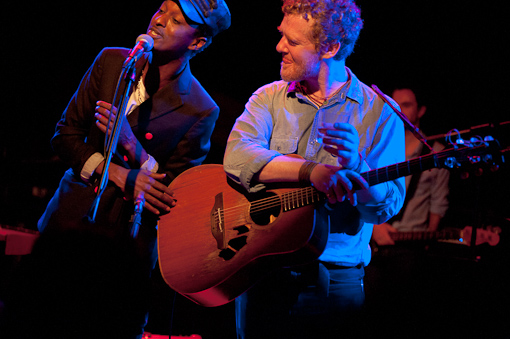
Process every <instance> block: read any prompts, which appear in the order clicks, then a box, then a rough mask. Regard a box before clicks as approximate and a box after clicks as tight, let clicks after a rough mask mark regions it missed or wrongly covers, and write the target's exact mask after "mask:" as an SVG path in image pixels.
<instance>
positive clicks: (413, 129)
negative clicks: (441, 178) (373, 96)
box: [372, 85, 435, 153]
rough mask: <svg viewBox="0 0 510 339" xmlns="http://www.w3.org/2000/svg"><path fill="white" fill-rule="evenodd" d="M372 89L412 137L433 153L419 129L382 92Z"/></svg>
mask: <svg viewBox="0 0 510 339" xmlns="http://www.w3.org/2000/svg"><path fill="white" fill-rule="evenodd" d="M372 89H373V90H374V91H375V92H376V93H377V94H378V95H379V96H380V97H381V99H382V100H383V101H384V102H385V103H387V104H388V106H390V107H391V109H392V110H393V111H394V112H395V113H396V114H397V115H398V116H399V117H400V119H401V120H402V121H403V122H404V126H405V127H406V128H407V129H408V130H409V131H411V132H412V133H413V134H414V136H415V137H416V138H417V139H418V140H420V141H421V143H422V144H424V145H425V146H427V147H428V149H429V150H430V153H435V152H434V150H433V149H432V147H430V145H429V144H428V143H427V138H425V136H424V135H423V134H422V133H421V131H420V129H419V128H418V127H416V126H414V125H413V124H412V123H411V122H410V121H409V119H407V117H406V116H405V115H404V114H403V113H402V112H400V111H399V110H398V109H397V108H396V107H395V106H393V104H392V103H391V102H390V101H389V100H388V98H386V96H385V95H384V93H383V92H381V90H380V89H379V87H377V86H376V85H372Z"/></svg>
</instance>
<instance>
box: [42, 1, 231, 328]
mask: <svg viewBox="0 0 510 339" xmlns="http://www.w3.org/2000/svg"><path fill="white" fill-rule="evenodd" d="M229 26H230V11H229V9H228V7H227V5H226V3H225V1H223V0H165V1H163V3H162V4H161V6H160V7H159V9H158V10H157V11H156V13H155V14H154V16H153V17H152V19H151V21H150V24H149V26H148V29H147V35H149V36H150V37H151V38H152V39H153V40H154V46H153V49H152V51H150V52H146V53H143V54H142V55H141V56H140V57H139V59H138V60H136V63H135V72H134V73H135V81H134V83H133V86H132V90H131V93H129V94H128V95H129V102H128V105H127V110H126V116H124V117H123V123H122V128H121V132H120V136H119V139H118V140H119V141H118V144H117V154H115V155H114V157H113V159H112V162H111V164H110V166H109V168H108V184H107V187H106V189H105V190H104V193H102V196H101V199H100V203H99V205H98V208H97V213H96V218H95V220H94V223H93V224H92V225H91V224H90V220H89V221H88V222H87V219H86V218H84V216H86V215H88V212H89V210H90V207H91V205H92V203H93V201H94V199H95V197H96V192H95V190H96V189H97V187H98V181H99V180H98V179H99V178H100V177H101V176H102V173H103V169H104V168H105V158H107V155H105V154H104V153H103V152H104V144H105V133H106V132H107V130H108V129H111V123H110V122H109V120H108V118H109V117H110V116H111V117H113V116H115V114H116V107H118V106H119V103H118V102H116V103H113V102H112V101H113V98H114V93H115V90H116V85H117V81H118V79H119V74H120V73H121V69H122V66H123V64H124V61H125V60H126V58H127V57H128V55H129V52H130V50H129V49H126V48H104V49H103V50H102V51H101V52H100V53H99V55H98V56H97V57H96V59H95V60H94V63H93V64H92V66H91V67H90V68H89V69H88V71H87V72H86V74H85V76H84V77H83V79H82V80H81V83H80V85H79V87H78V89H77V91H76V92H75V94H74V95H73V97H72V98H71V100H70V101H69V103H68V106H67V108H66V109H65V111H64V113H63V115H62V117H61V119H60V121H59V122H58V123H57V126H56V130H55V134H54V136H53V138H52V139H51V144H52V147H53V149H54V151H55V153H56V154H57V155H58V156H59V157H60V159H61V160H62V161H63V162H64V163H66V164H67V165H68V166H69V169H68V170H67V171H66V172H65V174H64V176H63V178H62V180H61V182H60V186H59V188H58V189H57V191H56V192H55V195H54V196H53V198H52V199H51V201H50V202H49V204H48V206H47V208H46V211H45V212H44V214H43V216H42V217H41V218H40V220H39V223H38V227H39V230H40V231H41V232H42V237H43V236H44V235H45V233H47V237H49V236H50V235H55V234H59V235H60V236H61V237H64V238H65V237H67V238H65V239H67V242H68V243H69V246H65V247H62V249H61V250H60V252H62V253H59V254H58V256H59V257H65V256H66V255H67V254H69V252H70V251H67V252H66V250H65V248H68V249H71V248H74V249H75V250H73V253H81V252H80V248H79V244H75V243H74V242H73V239H76V237H74V236H68V235H69V234H70V233H71V232H72V233H75V232H80V234H82V233H83V236H84V237H87V235H92V234H93V235H94V236H93V237H92V236H91V237H90V240H91V243H88V244H87V246H86V248H83V249H81V250H83V256H84V257H83V261H82V262H85V261H87V262H88V264H87V265H88V267H98V270H97V272H95V271H93V270H92V271H90V270H89V271H88V272H87V274H84V275H83V277H82V276H81V275H80V273H79V271H80V269H79V265H76V266H77V267H76V270H72V271H69V270H68V271H66V274H65V275H64V276H62V277H59V278H60V279H64V280H65V279H71V280H69V284H64V285H65V286H72V285H73V284H74V283H72V281H81V283H80V285H79V286H76V285H75V286H74V287H73V289H72V290H71V289H69V290H67V289H62V290H60V291H58V294H59V295H53V294H51V293H47V294H46V295H42V296H40V297H42V298H47V299H48V300H47V302H46V303H45V305H48V309H49V310H58V314H59V315H61V316H64V317H65V316H66V315H67V317H69V319H60V321H59V324H55V322H54V321H53V320H54V319H55V314H54V313H52V312H51V311H48V312H44V314H42V313H43V312H40V311H36V312H37V316H36V317H34V318H37V320H34V321H37V325H38V326H34V327H33V328H34V329H37V331H38V333H37V334H40V333H42V332H47V333H55V332H58V331H60V330H61V329H63V328H62V326H67V327H69V329H72V330H73V335H74V334H76V336H75V337H80V338H82V337H83V338H86V337H87V338H93V337H96V335H97V334H99V332H101V333H102V334H103V335H105V337H112V338H113V337H118V338H140V337H141V336H142V334H143V329H144V326H145V322H146V314H147V312H146V310H147V308H146V307H147V305H146V304H147V300H146V294H145V293H142V291H141V288H140V286H149V284H147V283H146V281H145V280H147V281H148V280H149V278H150V274H151V271H152V270H153V269H154V267H155V264H156V261H157V255H158V254H157V246H156V243H157V242H156V239H157V230H156V225H157V221H158V219H159V216H161V215H164V214H166V213H170V210H171V208H172V207H174V206H175V205H176V204H177V203H178V202H177V201H176V200H175V199H174V196H173V192H172V191H171V190H170V189H169V188H168V185H169V183H170V182H171V181H172V180H173V179H174V178H175V177H176V176H178V175H179V174H180V173H182V172H183V171H185V170H187V169H189V168H190V167H193V166H197V165H200V164H201V163H202V162H203V161H204V159H205V158H206V156H207V154H208V152H209V149H210V145H211V143H210V137H211V134H212V132H213V129H214V125H215V123H216V120H217V118H218V114H219V107H218V105H217V104H216V103H215V102H214V101H213V99H212V98H211V97H210V95H209V94H208V93H207V92H206V90H205V89H204V88H203V87H202V86H201V84H200V83H199V82H198V81H197V79H195V77H194V76H193V75H192V74H191V71H190V65H189V60H190V59H191V58H192V57H193V56H194V55H195V54H196V53H198V52H200V51H203V50H204V48H206V47H207V46H208V45H209V44H210V43H211V40H212V37H215V36H216V35H217V34H218V33H220V32H221V31H223V30H225V29H227V28H228V27H229ZM133 42H134V39H133ZM135 199H143V201H144V205H142V206H144V207H143V214H142V218H141V219H142V222H141V226H140V228H139V231H138V233H137V235H136V237H135V239H132V235H131V234H130V222H131V221H132V220H133V219H132V217H133V214H134V207H135V204H134V201H135ZM48 231H50V232H48ZM98 236H99V237H104V238H105V239H107V240H111V241H112V242H114V243H115V244H118V243H119V240H120V241H121V242H125V243H126V244H129V245H131V243H134V245H133V246H134V247H135V249H136V251H135V253H136V254H137V257H136V260H134V261H135V262H131V261H130V262H129V263H128V262H126V261H128V260H133V258H132V257H129V258H131V259H127V258H126V257H125V256H124V257H122V258H121V257H120V256H115V258H117V259H118V260H119V262H117V263H116V264H115V265H111V267H110V266H109V267H108V268H107V269H104V267H103V265H104V263H105V262H107V261H106V260H103V259H110V261H111V259H112V255H111V253H112V252H111V251H109V250H108V248H109V247H110V246H109V245H105V244H110V245H111V243H109V242H108V241H106V242H105V241H100V242H96V243H92V242H94V239H97V237H98ZM43 241H44V240H43ZM91 249H93V251H94V253H95V254H94V256H93V257H94V258H99V257H101V256H102V259H99V260H97V265H96V266H94V263H90V262H89V261H90V260H91V259H90V258H88V257H87V260H85V255H87V253H89V251H90V250H91ZM52 254H53V255H54V253H52ZM89 254H90V253H89ZM117 259H115V260H117ZM53 262H54V263H56V262H59V261H58V260H55V261H53ZM77 262H79V260H77ZM46 263H47V264H48V265H51V261H49V262H46ZM54 265H56V264H54ZM119 267H129V268H130V269H132V270H135V269H136V270H137V271H136V272H133V273H135V274H128V275H127V276H129V277H134V276H136V277H137V282H136V283H135V282H133V281H129V279H126V275H123V274H119V272H117V269H116V268H119ZM138 268H139V269H138ZM66 269H67V268H66ZM39 270H41V272H42V270H43V268H42V267H40V268H39ZM47 271H49V268H48V270H47ZM100 271H101V273H100ZM114 271H115V272H114ZM73 272H74V274H75V276H74V277H73ZM78 277H79V279H78ZM94 277H95V278H98V277H100V278H101V279H103V280H105V281H109V282H112V283H111V284H107V285H108V286H117V287H116V288H114V289H111V290H109V289H108V288H107V287H106V286H105V285H104V284H100V285H98V284H96V283H95V281H97V279H95V278H94ZM55 279H57V277H55ZM140 279H141V280H144V281H143V283H142V282H141V281H140ZM117 280H118V283H116V282H117ZM121 280H123V281H121ZM92 285H93V286H96V288H98V289H105V290H104V291H98V290H97V289H96V290H94V291H91V290H90V287H89V286H92ZM38 287H39V290H41V288H42V289H43V290H46V291H50V290H52V287H51V283H49V286H46V287H47V288H46V289H45V286H38ZM75 291H79V293H80V295H81V296H82V298H81V299H80V300H83V301H84V304H83V305H73V310H71V309H69V310H66V307H69V305H70V303H68V304H58V305H55V303H59V300H68V299H69V298H70V297H71V296H72V295H73V294H75V293H76V292H75ZM87 291H89V292H87ZM71 292H73V293H71ZM66 293H67V295H66ZM86 293H90V298H87V297H86V296H87V294H86ZM41 294H44V293H41ZM97 295H104V296H108V297H107V298H103V299H102V300H101V301H100V302H98V301H97V298H92V296H97ZM91 300H96V302H91ZM85 303H86V305H85ZM114 303H115V305H114ZM51 305H54V307H51ZM141 305H144V306H141ZM113 306H115V309H116V310H118V312H109V311H108V310H111V309H112V308H111V307H113ZM80 307H82V309H84V311H83V312H82V313H81V314H86V315H87V316H84V317H71V316H70V315H71V314H74V313H73V311H74V309H78V308H80ZM114 313H116V314H114ZM89 315H90V316H89ZM67 327H66V328H67ZM41 331H42V332H41ZM78 332H79V333H78ZM110 335H111V336H110Z"/></svg>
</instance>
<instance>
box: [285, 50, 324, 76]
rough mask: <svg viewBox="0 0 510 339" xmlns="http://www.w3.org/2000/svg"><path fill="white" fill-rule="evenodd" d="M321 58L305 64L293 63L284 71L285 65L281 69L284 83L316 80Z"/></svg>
mask: <svg viewBox="0 0 510 339" xmlns="http://www.w3.org/2000/svg"><path fill="white" fill-rule="evenodd" d="M319 69H320V64H319V56H315V57H313V58H312V59H309V60H307V61H306V62H305V63H301V64H298V63H295V62H294V63H292V64H290V65H289V66H287V70H284V65H283V64H282V66H281V67H280V76H281V77H282V80H283V81H286V82H291V81H302V80H306V79H311V78H316V77H318V75H319Z"/></svg>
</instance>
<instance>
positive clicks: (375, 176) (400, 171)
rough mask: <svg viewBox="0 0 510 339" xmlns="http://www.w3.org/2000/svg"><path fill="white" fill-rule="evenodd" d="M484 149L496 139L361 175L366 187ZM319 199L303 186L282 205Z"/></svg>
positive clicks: (448, 164)
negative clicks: (366, 184)
mask: <svg viewBox="0 0 510 339" xmlns="http://www.w3.org/2000/svg"><path fill="white" fill-rule="evenodd" d="M487 148H490V149H493V148H497V149H499V146H498V144H497V142H496V141H491V142H489V143H483V144H481V145H479V146H462V145H461V146H459V145H457V146H455V147H454V148H451V149H447V150H444V151H442V152H439V153H430V154H427V155H423V156H420V157H417V158H414V159H410V160H407V161H404V162H400V163H397V164H394V165H390V166H386V167H381V168H377V169H373V170H370V171H367V172H363V173H361V176H362V177H363V179H365V180H366V182H367V183H368V185H369V186H373V185H377V184H380V183H383V182H386V181H391V180H395V179H397V178H400V177H405V176H408V175H411V174H414V173H420V172H423V171H425V170H428V169H432V168H453V167H454V166H457V165H459V164H460V163H461V162H467V161H471V160H472V159H476V157H477V158H480V157H481V156H485V155H486V154H488V153H489V152H488V151H487ZM489 159H491V158H489ZM477 161H479V160H477ZM358 189H359V187H358ZM322 200H325V196H324V194H322V193H320V192H317V191H316V190H315V189H314V188H311V187H306V188H302V189H298V190H296V191H295V192H290V193H288V194H286V195H285V196H284V199H283V201H282V205H283V206H284V209H285V210H292V209H294V208H298V207H301V206H305V205H310V204H313V203H315V202H318V201H322Z"/></svg>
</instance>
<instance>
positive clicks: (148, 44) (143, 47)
mask: <svg viewBox="0 0 510 339" xmlns="http://www.w3.org/2000/svg"><path fill="white" fill-rule="evenodd" d="M152 47H154V39H152V37H151V36H150V35H147V34H142V35H140V36H138V38H136V45H135V47H133V48H132V49H131V50H130V51H129V56H128V57H127V58H126V61H125V62H124V67H127V66H131V65H132V64H133V63H134V62H136V61H137V60H138V59H139V58H140V56H141V55H142V54H143V53H145V52H150V51H151V50H152Z"/></svg>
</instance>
